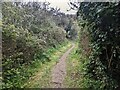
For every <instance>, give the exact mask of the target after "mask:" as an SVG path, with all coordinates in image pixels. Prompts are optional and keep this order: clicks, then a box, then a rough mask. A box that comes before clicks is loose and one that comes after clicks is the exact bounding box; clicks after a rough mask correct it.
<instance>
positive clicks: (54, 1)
mask: <svg viewBox="0 0 120 90" xmlns="http://www.w3.org/2000/svg"><path fill="white" fill-rule="evenodd" d="M23 1H36V2H44V1H47V2H50V3H51V4H50V6H51V7H58V8H60V11H61V12H64V13H66V14H75V13H76V11H75V10H70V11H67V10H68V9H69V8H70V7H69V5H68V2H69V0H23ZM74 1H75V0H74ZM76 1H77V0H76Z"/></svg>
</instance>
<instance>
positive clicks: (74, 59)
mask: <svg viewBox="0 0 120 90" xmlns="http://www.w3.org/2000/svg"><path fill="white" fill-rule="evenodd" d="M77 50H78V44H76V46H75V49H74V50H73V51H72V52H71V54H70V55H69V56H70V57H69V58H68V60H67V75H66V77H65V79H64V87H65V88H82V73H81V72H82V64H81V61H80V54H79V53H77Z"/></svg>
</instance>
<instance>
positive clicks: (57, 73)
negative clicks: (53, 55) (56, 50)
mask: <svg viewBox="0 0 120 90" xmlns="http://www.w3.org/2000/svg"><path fill="white" fill-rule="evenodd" d="M74 47H75V45H74V44H73V45H72V47H71V48H70V49H69V50H67V51H66V52H65V53H64V54H63V56H62V57H61V58H60V59H59V61H58V63H57V64H56V65H55V66H54V67H53V70H52V85H53V88H62V87H63V85H62V82H63V80H64V77H65V75H66V61H65V60H66V58H67V56H68V55H69V53H70V52H71V50H72V49H73V48H74Z"/></svg>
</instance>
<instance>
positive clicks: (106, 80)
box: [78, 2, 120, 90]
mask: <svg viewBox="0 0 120 90" xmlns="http://www.w3.org/2000/svg"><path fill="white" fill-rule="evenodd" d="M119 9H120V3H119V2H118V3H100V2H99V3H95V2H94V3H91V2H89V3H88V2H83V3H80V8H79V11H78V15H79V16H80V17H78V19H79V21H81V22H79V23H80V26H81V27H82V29H83V30H84V29H86V30H85V32H84V31H82V29H81V32H84V34H83V33H82V34H83V35H86V37H88V38H89V37H90V38H89V43H87V44H89V45H88V46H87V47H90V49H91V52H89V55H88V57H87V58H88V59H89V61H88V62H87V64H86V66H87V70H86V72H87V73H86V76H87V77H88V78H89V80H92V82H94V83H92V84H89V85H90V87H92V88H95V89H105V90H108V89H109V90H113V89H115V88H116V87H117V86H120V83H119V82H120V77H119V76H120V58H119V57H120V40H119V38H120V30H119V28H120V24H119V22H120V21H119V18H118V16H119V15H120V10H119ZM83 35H81V36H83ZM83 40H85V39H83ZM85 41H86V40H85ZM85 43H86V42H85ZM83 47H85V46H83ZM86 66H85V67H86ZM88 82H89V83H91V81H88ZM95 83H97V84H95ZM93 85H95V86H93Z"/></svg>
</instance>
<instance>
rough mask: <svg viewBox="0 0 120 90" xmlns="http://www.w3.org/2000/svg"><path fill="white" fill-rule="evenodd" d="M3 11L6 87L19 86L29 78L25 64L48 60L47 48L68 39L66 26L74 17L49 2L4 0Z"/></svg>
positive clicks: (3, 61) (3, 53)
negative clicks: (50, 5)
mask: <svg viewBox="0 0 120 90" xmlns="http://www.w3.org/2000/svg"><path fill="white" fill-rule="evenodd" d="M2 15H3V16H2V55H3V57H2V66H3V88H5V87H7V88H9V87H20V85H21V84H23V81H24V80H25V79H26V78H29V75H27V71H26V70H24V69H23V66H24V68H25V67H26V66H28V65H29V64H31V63H32V62H33V61H35V60H36V59H37V60H40V61H41V62H42V61H43V60H44V59H45V58H47V59H46V60H49V56H48V55H46V53H45V51H46V49H48V48H49V47H53V48H56V47H57V45H59V44H62V43H63V42H65V40H66V36H67V34H68V33H67V32H66V31H65V30H64V29H65V28H67V27H68V25H69V22H70V20H74V19H75V17H74V16H73V15H65V14H64V13H61V12H60V9H58V8H51V7H49V3H47V2H40V3H37V2H28V3H21V2H4V3H2ZM70 18H71V19H70ZM69 19H70V20H69ZM71 30H72V29H71ZM69 31H70V30H69ZM28 71H29V70H28Z"/></svg>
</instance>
